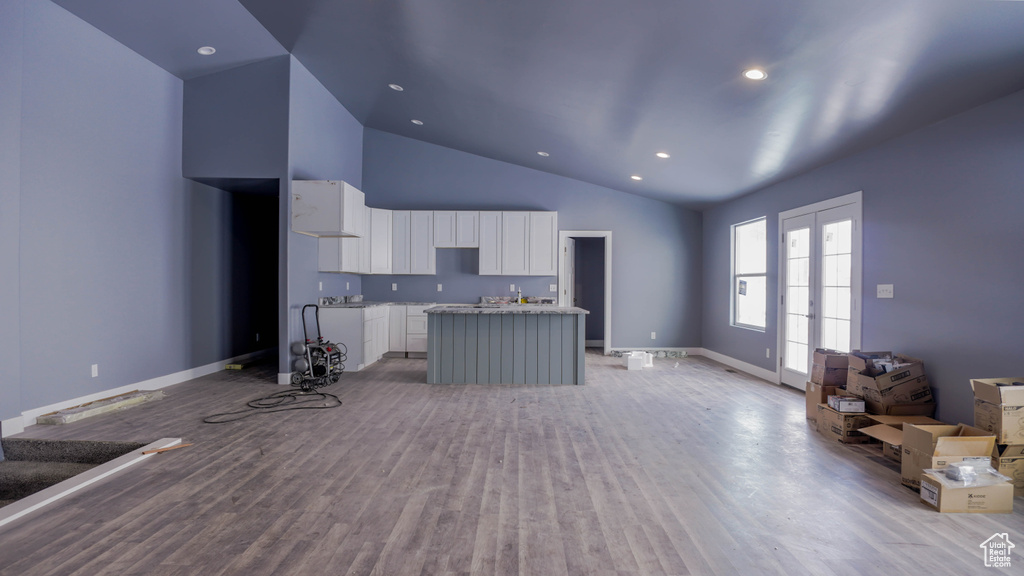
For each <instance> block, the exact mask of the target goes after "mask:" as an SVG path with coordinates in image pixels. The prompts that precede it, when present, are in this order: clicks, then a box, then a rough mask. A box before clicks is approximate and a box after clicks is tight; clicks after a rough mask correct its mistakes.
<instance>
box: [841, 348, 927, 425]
mask: <svg viewBox="0 0 1024 576" xmlns="http://www.w3.org/2000/svg"><path fill="white" fill-rule="evenodd" d="M846 391H847V392H848V393H849V394H852V395H854V396H858V397H860V398H863V399H864V403H865V404H866V405H867V410H868V412H870V413H872V414H886V415H890V416H932V415H933V414H935V401H934V400H933V398H932V391H931V386H930V385H929V384H928V377H927V376H925V372H924V362H922V361H921V360H918V359H917V358H911V357H909V356H903V355H899V354H893V353H892V352H861V351H859V350H854V351H853V352H851V353H850V355H849V372H848V374H847V379H846Z"/></svg>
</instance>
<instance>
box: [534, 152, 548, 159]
mask: <svg viewBox="0 0 1024 576" xmlns="http://www.w3.org/2000/svg"><path fill="white" fill-rule="evenodd" d="M537 154H538V155H540V156H543V157H545V158H547V157H548V156H551V154H548V153H547V152H537Z"/></svg>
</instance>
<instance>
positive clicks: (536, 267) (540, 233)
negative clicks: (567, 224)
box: [529, 212, 558, 276]
mask: <svg viewBox="0 0 1024 576" xmlns="http://www.w3.org/2000/svg"><path fill="white" fill-rule="evenodd" d="M529 268H530V276H558V212H530V257H529Z"/></svg>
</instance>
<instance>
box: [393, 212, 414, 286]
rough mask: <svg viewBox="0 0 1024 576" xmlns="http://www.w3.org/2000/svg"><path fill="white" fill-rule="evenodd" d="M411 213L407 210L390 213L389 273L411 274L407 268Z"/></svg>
mask: <svg viewBox="0 0 1024 576" xmlns="http://www.w3.org/2000/svg"><path fill="white" fill-rule="evenodd" d="M411 217H412V213H411V212H409V211H408V210H393V211H392V212H391V273H392V274H411V271H410V267H409V262H410V260H409V256H410V254H409V248H410V246H411V241H410V237H409V232H410V224H411Z"/></svg>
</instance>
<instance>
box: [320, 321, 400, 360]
mask: <svg viewBox="0 0 1024 576" xmlns="http://www.w3.org/2000/svg"><path fill="white" fill-rule="evenodd" d="M388 308H389V306H369V307H366V308H321V309H320V333H321V334H322V335H323V337H324V339H326V340H328V341H330V342H335V343H338V344H344V345H345V347H346V348H348V358H347V359H346V360H345V370H346V371H347V372H358V371H360V370H362V369H364V368H366V367H367V366H369V365H371V364H373V363H374V362H376V361H378V360H380V359H381V356H383V355H384V353H385V352H387V351H388V345H389V344H390V341H389V336H388V332H389V328H390V326H389V322H388V316H389V314H388Z"/></svg>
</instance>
